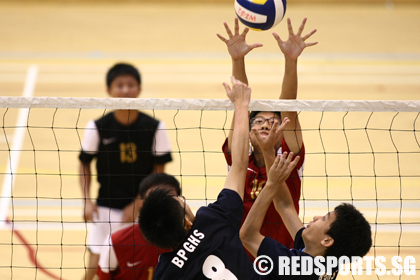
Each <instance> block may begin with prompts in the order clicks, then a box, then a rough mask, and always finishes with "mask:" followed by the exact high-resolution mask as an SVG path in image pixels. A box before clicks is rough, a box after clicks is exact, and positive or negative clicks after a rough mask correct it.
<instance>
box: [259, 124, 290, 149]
mask: <svg viewBox="0 0 420 280" xmlns="http://www.w3.org/2000/svg"><path fill="white" fill-rule="evenodd" d="M267 121H269V120H267ZM289 122H290V120H289V118H287V117H286V118H284V119H283V122H282V123H281V124H280V121H279V119H277V118H274V122H273V124H272V127H271V129H270V130H265V129H264V130H262V129H261V130H258V128H257V127H255V126H253V127H252V128H251V133H252V134H254V136H255V139H256V140H257V143H256V144H257V145H258V146H259V147H260V148H261V149H262V150H266V151H272V150H273V149H275V145H276V143H277V141H278V140H279V139H280V138H281V135H282V134H283V131H284V129H285V128H286V126H287V125H288V123H289ZM262 132H264V134H263V133H262ZM267 132H268V135H267V136H264V135H265V134H267Z"/></svg>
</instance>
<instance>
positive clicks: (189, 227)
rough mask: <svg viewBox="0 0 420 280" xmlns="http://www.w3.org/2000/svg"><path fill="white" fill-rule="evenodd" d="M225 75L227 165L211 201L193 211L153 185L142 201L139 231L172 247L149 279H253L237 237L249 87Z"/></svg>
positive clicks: (246, 153)
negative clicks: (231, 116)
mask: <svg viewBox="0 0 420 280" xmlns="http://www.w3.org/2000/svg"><path fill="white" fill-rule="evenodd" d="M231 80H232V89H230V87H229V86H228V85H227V84H226V83H224V86H225V89H226V93H227V95H228V97H229V99H230V100H231V101H232V103H233V104H234V107H235V129H234V131H233V137H232V141H233V145H232V167H231V169H230V170H229V173H228V175H227V177H226V181H225V185H224V189H223V190H222V191H221V192H220V194H219V196H218V198H217V201H216V202H215V203H212V204H210V205H208V206H207V207H201V208H200V209H199V210H198V211H197V214H196V216H194V214H193V213H192V212H191V210H190V208H189V206H188V204H187V203H186V201H185V199H184V198H180V197H174V196H171V195H170V194H169V192H168V191H167V190H162V189H157V190H153V191H151V192H150V193H149V195H148V196H147V197H146V199H145V200H144V202H143V206H142V208H141V210H140V217H139V225H140V229H141V231H142V233H143V236H144V237H145V238H146V240H148V241H149V242H151V243H152V244H154V245H156V246H158V247H161V248H165V249H172V250H173V251H172V252H170V253H164V254H161V255H160V258H159V262H158V265H157V267H156V270H155V274H154V277H153V279H168V280H176V279H183V280H187V279H194V280H197V279H206V280H208V279H229V280H230V279H241V280H243V279H256V278H258V274H257V273H256V272H255V271H254V270H253V266H252V263H251V261H250V259H249V257H248V255H247V253H246V251H245V249H244V247H243V245H242V243H241V240H240V239H239V228H240V226H241V221H242V212H243V203H242V200H243V195H244V186H245V176H246V172H247V165H248V147H249V144H248V141H249V130H248V106H249V102H250V95H251V89H250V87H249V86H247V85H246V84H244V83H242V82H240V81H239V80H236V79H235V78H234V77H232V78H231ZM288 122H289V120H288V119H287V118H285V120H284V122H283V123H282V125H281V126H278V130H279V131H283V130H284V128H285V126H286V125H287V123H288ZM289 163H290V160H289ZM294 164H295V163H294ZM291 169H293V167H291V168H290V170H291ZM288 175H289V174H284V177H285V178H287V177H288Z"/></svg>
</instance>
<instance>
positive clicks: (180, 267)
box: [153, 189, 258, 280]
mask: <svg viewBox="0 0 420 280" xmlns="http://www.w3.org/2000/svg"><path fill="white" fill-rule="evenodd" d="M242 212H243V205H242V199H241V198H240V196H239V195H238V193H236V192H235V191H232V190H229V189H223V190H222V191H221V192H220V194H219V196H218V198H217V201H216V202H215V203H212V204H210V205H209V206H207V207H201V208H200V209H199V210H198V211H197V215H196V220H195V222H194V225H193V227H192V228H191V230H190V232H189V233H188V235H187V238H186V239H185V240H184V242H183V243H182V244H181V245H180V246H179V247H178V248H177V249H176V250H174V251H173V252H170V253H164V254H161V255H160V258H159V263H158V265H157V267H156V270H155V274H154V277H153V279H165V280H176V279H185V280H187V279H194V280H197V279H206V280H208V279H226V280H236V279H241V280H242V279H257V276H258V275H257V274H256V272H255V271H254V270H253V264H252V262H251V260H250V259H249V257H248V255H247V253H246V251H245V249H244V247H243V245H242V242H241V240H240V238H239V229H240V226H241V221H242Z"/></svg>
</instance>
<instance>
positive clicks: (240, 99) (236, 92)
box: [223, 76, 251, 107]
mask: <svg viewBox="0 0 420 280" xmlns="http://www.w3.org/2000/svg"><path fill="white" fill-rule="evenodd" d="M230 80H231V82H232V89H231V88H230V87H229V85H228V84H227V83H223V85H224V87H225V90H226V94H227V96H228V97H229V99H230V101H232V103H233V104H234V105H235V107H236V106H239V105H244V106H249V102H250V100H251V88H250V87H249V86H248V85H247V84H244V83H242V82H241V81H239V80H237V79H236V78H235V77H234V76H232V77H230Z"/></svg>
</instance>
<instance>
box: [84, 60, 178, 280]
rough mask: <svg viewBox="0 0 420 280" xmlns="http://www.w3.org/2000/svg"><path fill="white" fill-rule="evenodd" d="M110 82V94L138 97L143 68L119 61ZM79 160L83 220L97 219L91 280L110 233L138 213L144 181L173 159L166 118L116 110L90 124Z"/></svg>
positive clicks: (91, 244)
mask: <svg viewBox="0 0 420 280" xmlns="http://www.w3.org/2000/svg"><path fill="white" fill-rule="evenodd" d="M106 84H107V92H108V94H109V95H110V96H111V97H117V98H136V97H138V96H139V94H140V91H141V77H140V73H139V72H138V70H137V69H136V68H135V67H133V66H132V65H129V64H124V63H118V64H116V65H114V66H113V67H112V68H111V69H110V70H109V71H108V73H107V77H106ZM94 158H96V159H97V161H96V169H97V179H98V182H99V185H100V188H99V192H98V196H97V199H96V203H95V202H93V201H92V200H91V196H90V185H91V173H92V172H91V161H92V160H93V159H94ZM79 159H80V169H79V173H80V185H81V187H82V193H83V196H84V198H85V199H84V205H85V207H84V219H85V221H93V223H92V225H91V228H90V230H89V237H88V245H89V251H90V260H89V268H88V269H87V274H86V278H84V279H87V280H91V279H92V278H93V276H94V275H95V271H96V268H97V265H98V260H99V253H100V249H101V247H100V246H101V245H102V244H103V243H104V241H105V239H106V237H107V236H108V235H110V234H112V233H113V232H115V231H117V230H119V229H120V228H121V227H122V226H124V223H127V222H128V223H132V222H133V221H134V220H135V219H136V218H137V213H138V212H137V209H136V207H135V203H134V198H135V197H136V195H137V189H138V186H139V184H140V182H141V181H142V180H143V178H145V177H146V176H147V175H149V174H151V173H162V172H164V167H165V164H166V163H167V162H169V161H171V160H172V158H171V154H170V142H169V139H168V136H167V134H166V130H165V125H164V123H163V122H160V121H158V120H156V119H154V118H152V117H150V116H148V115H146V114H144V113H141V112H139V111H137V110H116V111H113V112H111V113H108V114H107V115H105V116H103V117H102V118H100V119H98V120H96V121H93V120H92V121H90V122H89V123H88V125H87V128H86V130H85V134H84V138H83V141H82V151H81V153H80V156H79ZM110 221H112V223H111V222H110ZM95 245H96V246H95Z"/></svg>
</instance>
